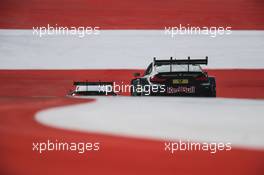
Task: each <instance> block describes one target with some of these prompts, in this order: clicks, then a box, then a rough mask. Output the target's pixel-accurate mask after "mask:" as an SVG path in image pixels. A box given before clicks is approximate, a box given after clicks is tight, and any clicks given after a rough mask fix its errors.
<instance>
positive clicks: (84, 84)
mask: <svg viewBox="0 0 264 175" xmlns="http://www.w3.org/2000/svg"><path fill="white" fill-rule="evenodd" d="M73 85H74V86H78V85H79V86H89V85H102V86H103V85H112V86H113V82H105V81H103V82H101V81H98V82H86V81H83V82H80V81H78V82H74V83H73Z"/></svg>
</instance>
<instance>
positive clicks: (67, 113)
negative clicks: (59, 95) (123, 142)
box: [36, 97, 264, 149]
mask: <svg viewBox="0 0 264 175" xmlns="http://www.w3.org/2000/svg"><path fill="white" fill-rule="evenodd" d="M263 106H264V101H261V100H240V99H224V98H216V99H215V98H170V97H168V98H161V97H146V98H144V97H143V98H141V97H139V98H137V97H135V98H133V97H100V98H97V101H96V102H94V103H87V104H80V105H74V106H70V107H59V108H53V109H48V110H44V111H41V112H38V113H37V114H36V119H37V121H39V122H40V123H42V124H46V125H49V126H54V127H59V128H64V129H73V130H79V131H87V132H96V133H104V134H111V135H119V136H132V137H142V138H151V139H172V140H178V139H185V140H192V141H210V142H211V141H217V142H231V143H232V144H233V145H238V146H242V147H254V148H261V149H263V148H264V127H263V123H264V117H263V116H264V108H263Z"/></svg>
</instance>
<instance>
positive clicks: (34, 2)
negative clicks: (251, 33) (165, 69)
mask: <svg viewBox="0 0 264 175" xmlns="http://www.w3.org/2000/svg"><path fill="white" fill-rule="evenodd" d="M0 16H1V18H0V28H32V27H33V26H47V24H50V25H55V24H58V25H59V26H99V27H101V28H103V29H163V28H164V27H165V26H178V25H179V24H184V25H187V24H190V25H192V26H224V27H225V26H231V27H232V28H233V29H264V23H263V21H264V1H263V0H221V1H212V0H199V1H195V0H181V1H177V0H165V1H158V0H155V1H153V0H130V1H128V0H111V1H108V0H96V1H95V0H23V1H20V0H1V1H0Z"/></svg>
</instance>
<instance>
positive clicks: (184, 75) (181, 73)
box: [131, 57, 216, 97]
mask: <svg viewBox="0 0 264 175" xmlns="http://www.w3.org/2000/svg"><path fill="white" fill-rule="evenodd" d="M203 64H204V65H207V64H208V57H206V58H205V59H190V57H188V59H173V58H172V57H171V58H170V59H168V60H157V59H156V58H155V57H154V59H153V62H152V63H151V64H150V65H149V66H148V67H147V69H146V71H145V73H144V75H143V76H142V77H140V74H139V73H135V74H134V76H135V79H133V80H132V81H131V95H132V96H147V95H150V96H155V95H159V96H204V97H216V81H215V78H214V77H211V76H208V74H207V72H206V71H204V70H203V69H202V68H201V66H200V65H203Z"/></svg>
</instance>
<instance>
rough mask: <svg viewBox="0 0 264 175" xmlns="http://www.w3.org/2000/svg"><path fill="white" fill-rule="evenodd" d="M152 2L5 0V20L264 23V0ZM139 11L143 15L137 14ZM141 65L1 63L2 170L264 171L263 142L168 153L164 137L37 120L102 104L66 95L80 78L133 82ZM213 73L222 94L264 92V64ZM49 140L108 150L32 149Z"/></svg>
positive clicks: (130, 24) (8, 23)
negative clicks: (56, 110)
mask: <svg viewBox="0 0 264 175" xmlns="http://www.w3.org/2000/svg"><path fill="white" fill-rule="evenodd" d="M126 2H127V1H126ZM86 3H88V4H89V5H86ZM149 3H150V1H140V2H139V1H138V2H137V1H131V2H128V3H125V2H124V1H122V2H121V1H114V2H111V3H110V2H108V1H107V2H106V1H97V2H96V3H95V2H90V1H81V0H80V1H78V3H76V1H74V2H73V1H64V2H63V3H62V2H60V1H45V3H41V2H40V1H23V2H22V1H1V3H0V8H1V10H0V16H1V21H0V27H1V28H8V29H10V28H14V29H21V28H22V29H29V28H31V27H32V26H35V25H46V24H47V23H50V24H52V23H58V24H61V25H77V26H81V25H101V26H103V28H108V29H117V28H118V29H139V28H140V29H160V28H163V26H164V25H172V24H176V23H177V24H178V23H184V22H185V23H190V24H192V25H201V26H202V25H229V24H231V25H232V26H234V28H236V29H250V30H252V29H263V28H264V26H263V16H264V15H263V11H264V10H263V2H262V1H246V0H245V1H242V0H239V1H238V0H233V1H221V3H220V2H219V4H217V5H216V3H215V2H214V3H212V2H211V1H210V2H209V1H201V3H199V4H198V3H193V1H182V2H180V3H176V2H175V1H168V3H163V2H162V3H158V2H156V3H154V4H153V5H149ZM43 4H45V5H43ZM62 4H63V5H62ZM50 7H52V8H50ZM186 7H188V8H186ZM227 7H228V8H227ZM131 13H134V14H135V15H134V16H131V15H130V14H131ZM209 14H210V15H209ZM74 16H78V18H75V17H74ZM95 16H98V17H97V18H95ZM175 16H177V17H175ZM1 46H3V45H1ZM0 59H1V58H0ZM1 61H2V60H1ZM134 71H136V70H1V71H0V82H1V86H0V96H1V98H0V113H1V116H0V139H1V144H0V155H1V158H0V174H40V175H41V174H43V175H44V174H176V173H177V174H263V172H264V168H263V162H264V152H263V149H251V148H244V147H243V148H241V147H233V149H232V151H230V152H220V153H218V154H215V155H211V154H209V153H208V152H177V154H174V155H168V153H166V152H165V151H164V149H163V148H164V142H163V141H159V140H152V139H142V138H130V137H124V136H113V135H108V134H98V133H93V132H89V133H87V132H80V131H73V130H66V129H58V128H53V127H49V126H45V125H42V124H40V123H38V122H37V121H36V120H35V119H34V115H35V114H36V113H37V112H38V111H40V110H43V109H48V108H51V107H56V106H65V105H72V104H80V103H86V102H91V103H96V101H94V100H93V99H72V98H67V97H65V94H66V93H67V92H68V90H69V89H70V88H71V87H70V86H71V84H72V82H73V81H74V80H76V79H78V80H84V79H85V80H89V78H87V77H91V76H94V75H96V76H97V77H98V78H100V79H102V80H112V77H115V81H119V82H120V81H123V80H125V82H128V81H129V80H130V79H131V78H132V72H134ZM137 71H138V70H137ZM139 71H142V70H139ZM209 74H211V75H215V76H216V77H217V83H218V85H217V91H218V94H217V96H218V97H228V98H248V99H259V100H262V99H263V98H264V93H263V87H264V80H263V77H264V70H263V69H257V70H256V69H250V70H249V69H247V70H246V69H238V70H237V69H236V70H234V69H232V70H227V69H222V70H209ZM123 95H127V94H123ZM253 112H254V111H253ZM253 115H254V114H253ZM73 117H74V116H73ZM248 117H250V116H248ZM47 139H51V140H53V139H62V140H64V141H67V142H71V141H75V142H78V141H80V142H85V141H86V142H93V141H94V142H98V141H99V142H101V143H102V145H103V146H102V150H101V151H100V152H90V153H89V154H85V155H80V154H76V153H75V152H47V153H45V154H41V155H40V154H39V153H37V152H33V151H32V142H36V141H46V140H47ZM260 139H261V138H260ZM262 139H263V138H262Z"/></svg>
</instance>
